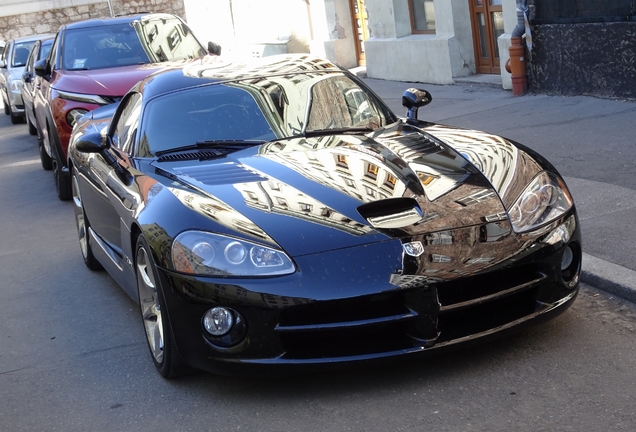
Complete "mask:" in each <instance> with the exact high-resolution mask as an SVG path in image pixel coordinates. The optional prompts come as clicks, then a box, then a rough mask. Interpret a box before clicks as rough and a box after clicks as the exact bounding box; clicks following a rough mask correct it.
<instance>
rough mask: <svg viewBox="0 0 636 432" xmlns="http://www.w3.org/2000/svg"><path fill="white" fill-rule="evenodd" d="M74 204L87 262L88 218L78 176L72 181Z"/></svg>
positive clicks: (79, 235) (81, 244) (81, 243)
mask: <svg viewBox="0 0 636 432" xmlns="http://www.w3.org/2000/svg"><path fill="white" fill-rule="evenodd" d="M72 194H73V204H74V205H75V222H76V224H77V236H78V238H79V244H80V249H81V251H82V256H83V257H84V260H86V258H87V256H88V236H87V234H88V230H87V229H86V218H85V217H84V207H83V206H82V197H81V196H80V191H79V184H78V183H77V176H75V175H73V180H72Z"/></svg>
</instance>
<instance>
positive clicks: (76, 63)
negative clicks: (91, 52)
mask: <svg viewBox="0 0 636 432" xmlns="http://www.w3.org/2000/svg"><path fill="white" fill-rule="evenodd" d="M86 60H88V59H85V58H83V59H75V60H73V69H84V68H85V67H86V66H85V65H86Z"/></svg>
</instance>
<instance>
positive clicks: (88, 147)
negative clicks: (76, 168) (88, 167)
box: [75, 132, 110, 153]
mask: <svg viewBox="0 0 636 432" xmlns="http://www.w3.org/2000/svg"><path fill="white" fill-rule="evenodd" d="M109 148H110V145H109V142H108V139H107V138H105V137H103V136H102V134H100V133H98V132H93V133H89V134H86V135H84V136H83V137H81V138H80V139H79V141H77V142H76V143H75V149H77V151H78V152H80V153H102V152H104V151H106V150H108V149H109Z"/></svg>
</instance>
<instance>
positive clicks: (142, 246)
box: [135, 235, 189, 378]
mask: <svg viewBox="0 0 636 432" xmlns="http://www.w3.org/2000/svg"><path fill="white" fill-rule="evenodd" d="M135 251H136V252H135V273H136V274H137V290H138V293H139V306H140V309H141V320H142V322H143V325H144V332H145V333H146V341H147V342H148V349H149V350H150V354H151V356H152V361H153V362H154V364H155V367H156V368H157V371H158V372H159V374H160V375H161V376H162V377H164V378H176V377H179V376H182V375H185V374H186V373H187V372H188V371H189V368H188V366H187V365H186V364H185V363H184V362H183V360H182V359H181V357H180V356H179V353H178V352H177V347H176V344H175V342H174V336H173V335H172V330H171V327H170V319H169V317H168V310H167V308H166V307H165V301H164V298H163V292H162V291H161V286H160V285H159V284H158V283H157V281H158V277H157V270H156V268H155V264H154V261H153V259H152V254H151V250H150V247H149V246H148V243H147V242H146V239H145V238H144V237H143V236H142V235H140V236H139V238H138V239H137V245H136V247H135Z"/></svg>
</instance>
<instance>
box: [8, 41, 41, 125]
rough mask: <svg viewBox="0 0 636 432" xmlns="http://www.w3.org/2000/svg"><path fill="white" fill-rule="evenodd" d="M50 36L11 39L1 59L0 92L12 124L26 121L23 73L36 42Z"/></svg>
mask: <svg viewBox="0 0 636 432" xmlns="http://www.w3.org/2000/svg"><path fill="white" fill-rule="evenodd" d="M47 36H48V37H50V35H34V36H27V37H21V38H17V39H9V40H8V41H7V42H6V46H5V47H4V52H3V53H2V56H1V57H0V92H1V93H2V102H3V104H4V113H5V114H7V115H10V116H11V123H13V124H16V123H21V122H22V121H23V120H24V103H23V102H22V72H24V66H25V65H26V61H27V58H28V57H29V53H30V52H31V48H32V47H33V44H34V43H35V41H37V40H39V39H42V38H44V37H47Z"/></svg>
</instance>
